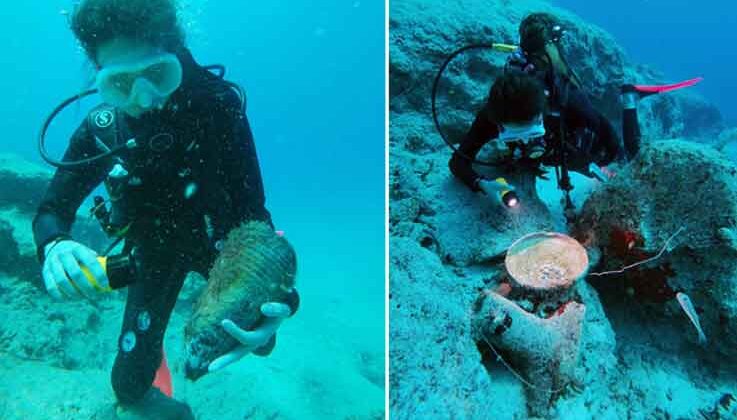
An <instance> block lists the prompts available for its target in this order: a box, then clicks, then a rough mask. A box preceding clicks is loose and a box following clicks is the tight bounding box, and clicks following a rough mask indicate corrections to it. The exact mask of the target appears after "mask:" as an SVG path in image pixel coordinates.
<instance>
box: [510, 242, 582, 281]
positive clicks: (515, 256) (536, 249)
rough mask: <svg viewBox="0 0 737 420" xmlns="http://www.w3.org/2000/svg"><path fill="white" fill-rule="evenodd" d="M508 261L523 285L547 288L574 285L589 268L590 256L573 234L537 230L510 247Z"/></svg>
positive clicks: (512, 272) (513, 276) (511, 270)
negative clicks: (572, 236)
mask: <svg viewBox="0 0 737 420" xmlns="http://www.w3.org/2000/svg"><path fill="white" fill-rule="evenodd" d="M504 264H505V265H506V268H507V272H508V273H509V275H510V276H512V278H513V279H514V280H515V281H517V283H519V284H520V285H521V286H523V287H527V288H532V289H541V290H545V289H555V288H559V287H569V286H571V285H572V284H573V283H574V282H575V281H576V279H578V278H579V277H581V276H582V275H583V274H584V273H585V272H586V270H587V269H588V266H589V257H588V255H587V254H586V249H584V247H583V246H582V245H581V244H580V243H579V242H578V241H576V240H575V239H573V238H571V237H570V236H567V235H564V234H561V233H552V232H535V233H531V234H529V235H526V236H524V237H522V238H520V239H518V240H517V241H516V242H515V243H513V244H512V246H510V247H509V249H508V250H507V256H506V258H505V260H504Z"/></svg>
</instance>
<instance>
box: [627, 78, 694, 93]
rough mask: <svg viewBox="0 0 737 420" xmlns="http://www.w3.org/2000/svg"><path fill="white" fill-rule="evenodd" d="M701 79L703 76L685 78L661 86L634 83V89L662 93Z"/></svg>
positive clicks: (692, 83) (684, 86) (688, 85)
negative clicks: (678, 81) (681, 80)
mask: <svg viewBox="0 0 737 420" xmlns="http://www.w3.org/2000/svg"><path fill="white" fill-rule="evenodd" d="M702 80H704V78H703V77H697V78H695V79H691V80H685V81H683V82H680V83H674V84H672V85H662V86H647V85H635V89H636V90H637V91H638V92H644V93H664V92H670V91H673V90H678V89H683V88H687V87H690V86H693V85H695V84H697V83H699V82H700V81H702Z"/></svg>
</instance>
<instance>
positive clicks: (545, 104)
mask: <svg viewBox="0 0 737 420" xmlns="http://www.w3.org/2000/svg"><path fill="white" fill-rule="evenodd" d="M562 34H563V30H562V29H561V26H560V25H559V24H558V23H557V21H556V19H555V18H554V17H553V16H552V15H549V14H544V13H537V14H533V15H530V16H528V17H527V18H526V19H525V20H524V21H523V22H522V24H521V26H520V36H521V50H522V51H521V52H520V53H517V54H515V55H514V56H513V57H512V58H511V59H510V60H509V62H508V63H507V67H506V69H505V74H504V75H502V76H501V77H499V78H498V79H497V80H496V81H495V83H494V85H493V86H492V88H491V91H490V94H489V98H488V101H487V103H486V105H485V107H484V108H483V109H482V110H481V112H479V113H478V114H477V116H476V119H475V121H474V122H473V124H472V126H471V128H470V130H469V132H468V133H467V135H466V137H465V138H464V140H463V141H462V142H461V144H460V146H459V147H458V150H457V151H456V152H455V153H454V154H453V157H452V158H451V160H450V163H449V165H450V170H451V172H452V173H453V174H454V175H455V176H456V177H458V178H459V179H460V180H461V181H463V182H464V183H465V184H466V185H467V186H468V187H469V188H471V189H472V190H473V191H482V192H485V193H487V194H493V193H495V192H499V191H504V190H509V189H510V188H513V187H511V186H510V185H508V184H506V183H505V182H500V181H499V180H490V179H485V178H483V177H481V176H480V175H479V174H478V173H477V172H476V171H475V170H474V169H473V166H472V165H473V161H472V160H474V159H475V158H476V156H477V154H478V153H479V151H480V150H481V148H482V147H483V146H484V145H485V144H486V143H488V142H490V141H492V140H494V139H499V140H501V141H503V142H504V144H505V146H506V155H505V156H501V157H500V159H499V161H498V162H496V163H498V166H499V167H501V168H503V170H506V171H514V170H520V169H524V168H527V169H530V170H533V171H537V172H538V173H541V172H540V169H539V168H540V166H541V165H546V166H556V167H559V168H560V171H559V172H558V173H559V179H558V183H559V187H560V188H561V189H562V190H563V191H565V192H566V198H567V206H566V207H567V210H568V212H567V213H568V216H569V219H570V218H571V217H572V214H571V213H572V203H571V202H570V198H569V197H568V194H567V193H568V192H569V191H570V190H571V189H572V185H571V184H570V179H569V177H568V171H569V170H571V171H576V172H580V173H582V174H584V175H587V176H594V174H593V173H591V171H590V169H589V168H590V166H591V164H592V163H594V164H596V165H599V166H605V165H607V164H609V163H611V162H613V161H614V160H615V159H617V158H618V157H620V156H622V155H623V152H622V148H621V145H620V140H619V137H618V135H617V133H616V131H615V129H614V127H613V126H612V124H611V123H610V122H609V121H608V120H607V119H606V118H605V117H604V116H603V115H602V114H601V113H599V112H598V111H596V110H595V109H594V108H593V106H592V104H591V102H590V101H589V100H588V98H587V97H586V95H585V94H584V93H583V91H582V90H581V86H580V82H579V81H578V80H577V78H576V77H575V73H573V72H572V71H571V69H570V68H569V67H568V65H567V63H566V62H565V60H564V58H563V56H562V55H561V53H560V51H559V50H558V46H557V43H558V41H559V40H560V37H561V36H562Z"/></svg>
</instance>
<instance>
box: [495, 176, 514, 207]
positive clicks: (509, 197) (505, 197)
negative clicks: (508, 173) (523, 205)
mask: <svg viewBox="0 0 737 420" xmlns="http://www.w3.org/2000/svg"><path fill="white" fill-rule="evenodd" d="M496 182H497V183H499V184H502V185H509V183H508V182H507V180H506V179H504V178H497V179H496ZM499 197H500V198H501V200H502V203H504V205H505V206H506V207H508V208H510V209H513V208H516V207H519V204H520V201H519V196H518V195H517V193H516V192H514V190H512V189H504V190H502V191H501V192H500V193H499Z"/></svg>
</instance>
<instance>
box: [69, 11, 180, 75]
mask: <svg viewBox="0 0 737 420" xmlns="http://www.w3.org/2000/svg"><path fill="white" fill-rule="evenodd" d="M71 28H72V31H73V32H74V35H75V36H76V37H77V39H78V40H79V42H80V43H81V44H82V48H84V50H85V52H86V53H87V56H88V57H89V58H90V60H92V62H94V63H96V64H97V60H96V56H97V50H98V48H99V47H100V45H101V44H103V43H105V42H108V41H110V40H112V39H115V38H120V37H123V38H129V39H132V40H134V41H141V42H147V43H150V44H153V45H155V46H158V47H161V48H163V49H164V50H165V51H169V52H175V51H176V50H178V49H180V48H182V47H184V44H185V36H184V30H183V29H182V27H181V25H180V23H179V20H178V17H177V5H176V4H175V0H83V1H82V2H81V4H79V5H78V6H77V7H76V8H75V10H74V14H73V16H72V19H71Z"/></svg>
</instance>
